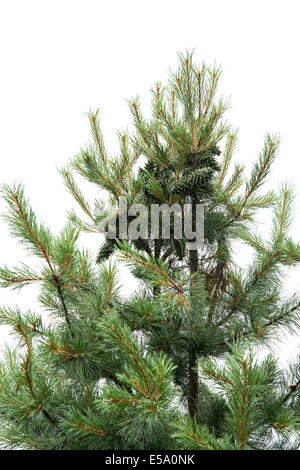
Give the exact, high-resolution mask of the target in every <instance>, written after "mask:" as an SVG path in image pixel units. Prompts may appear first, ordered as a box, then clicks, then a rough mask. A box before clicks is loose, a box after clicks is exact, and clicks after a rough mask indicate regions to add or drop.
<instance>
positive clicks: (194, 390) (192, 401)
mask: <svg viewBox="0 0 300 470" xmlns="http://www.w3.org/2000/svg"><path fill="white" fill-rule="evenodd" d="M192 204H193V206H192V211H193V212H192V228H193V230H196V202H195V200H194V201H193V203H192ZM189 269H190V275H191V276H193V274H195V273H197V270H198V251H197V250H190V252H189ZM194 282H195V280H194V279H193V278H192V279H191V296H192V295H193V293H192V287H193V283H194ZM188 355H189V366H188V374H189V385H188V410H189V413H190V415H191V417H192V418H193V417H194V416H195V414H196V413H197V402H198V388H199V387H198V372H197V370H195V367H196V362H197V353H196V350H195V348H193V347H191V348H189V352H188Z"/></svg>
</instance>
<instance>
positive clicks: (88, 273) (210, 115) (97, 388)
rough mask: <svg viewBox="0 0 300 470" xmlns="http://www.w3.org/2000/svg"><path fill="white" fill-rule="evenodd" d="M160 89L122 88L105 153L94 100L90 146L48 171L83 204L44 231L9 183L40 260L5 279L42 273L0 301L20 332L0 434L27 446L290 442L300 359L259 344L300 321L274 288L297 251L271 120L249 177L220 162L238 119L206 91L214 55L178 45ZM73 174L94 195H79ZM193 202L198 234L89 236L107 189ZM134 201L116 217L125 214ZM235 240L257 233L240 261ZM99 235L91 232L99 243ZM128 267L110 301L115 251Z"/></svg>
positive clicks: (149, 200) (296, 305) (112, 194)
mask: <svg viewBox="0 0 300 470" xmlns="http://www.w3.org/2000/svg"><path fill="white" fill-rule="evenodd" d="M179 62H180V63H179V68H178V70H177V71H176V72H175V73H171V74H170V79H169V82H168V83H167V84H166V86H163V85H162V84H160V83H157V84H156V85H155V87H154V88H153V90H152V114H151V118H150V119H145V118H144V116H143V114H142V111H141V107H140V103H139V101H138V99H133V100H130V101H129V106H130V110H131V113H132V116H133V131H132V132H130V133H121V132H120V133H119V141H120V152H119V155H118V156H116V157H110V156H109V155H108V153H107V151H106V148H105V146H104V142H103V136H102V134H101V130H100V125H99V116H98V112H91V113H90V114H89V119H90V126H91V133H92V139H91V143H90V144H89V145H88V146H87V147H85V148H83V149H81V150H80V152H79V154H78V155H77V156H76V157H75V158H74V159H73V160H72V161H71V162H70V164H69V165H68V166H67V167H66V168H63V169H62V170H61V173H62V176H63V178H64V182H65V184H66V186H67V188H68V190H69V191H70V192H71V193H72V195H73V196H74V198H75V200H76V202H77V203H78V204H79V206H80V208H81V210H82V214H83V215H82V217H81V216H80V215H78V214H77V213H76V212H74V211H71V212H70V213H69V214H68V220H67V223H66V226H65V227H64V228H63V229H62V231H61V233H60V234H59V235H57V234H53V233H52V232H51V230H50V229H49V228H48V227H46V226H45V225H44V224H43V223H40V222H39V221H37V219H36V216H35V213H34V211H33V209H32V208H31V206H30V204H29V202H28V200H27V198H26V196H25V194H24V190H23V186H22V185H21V184H15V185H12V186H4V187H3V189H2V195H3V197H4V199H5V201H6V204H7V213H6V215H5V217H6V220H7V223H8V224H9V227H10V230H11V234H12V235H13V236H14V237H16V238H17V239H18V240H19V241H21V242H22V243H23V245H24V248H25V249H26V250H28V252H29V253H30V254H31V255H32V257H38V258H40V260H41V261H42V268H41V269H40V270H36V269H32V268H31V267H30V266H27V265H25V264H22V265H21V266H17V267H13V268H11V267H7V266H4V267H2V268H1V269H0V280H1V286H2V287H6V288H12V289H20V288H26V286H27V285H28V284H31V283H39V284H40V295H39V304H40V311H38V312H33V311H32V310H28V311H27V312H21V311H20V310H18V309H16V308H10V307H5V306H3V307H1V310H0V320H1V323H3V324H8V325H10V326H11V329H12V332H13V334H14V335H16V336H17V338H18V343H17V345H16V347H15V348H10V349H8V350H6V351H4V352H3V360H2V363H1V375H0V416H1V442H2V446H3V447H6V448H23V449H24V448H25V449H151V450H157V449H209V450H214V449H218V450H221V449H235V450H242V449H271V448H275V449H281V448H283V449H290V448H299V438H298V433H299V412H300V386H299V384H300V363H296V364H294V365H293V366H292V372H291V373H289V374H287V373H286V371H284V370H280V368H279V366H278V363H277V361H276V359H275V358H274V357H273V356H272V355H269V356H267V357H265V358H264V359H259V358H258V356H257V352H258V351H259V349H260V347H261V345H266V344H268V343H269V342H270V341H272V339H274V338H275V337H276V335H278V334H279V333H280V332H281V331H282V329H284V328H287V329H288V330H289V331H293V330H295V329H296V328H297V327H298V326H299V319H300V297H299V295H298V294H297V293H295V295H293V296H290V297H286V296H285V295H284V289H283V285H284V284H283V271H284V270H285V269H286V267H287V266H291V267H292V266H296V265H297V263H299V261H300V244H297V243H296V242H294V241H293V240H292V239H291V238H290V236H289V233H288V230H289V226H290V222H291V209H292V201H293V194H292V191H291V189H290V188H289V187H288V186H287V185H283V186H282V187H281V188H279V189H278V190H276V191H274V192H270V191H264V190H263V184H264V182H265V179H266V177H267V175H268V174H269V171H270V168H271V165H272V162H273V161H274V158H275V157H276V153H277V150H278V145H279V140H278V137H277V136H272V135H267V136H266V138H265V141H264V143H263V146H262V150H261V152H260V154H259V156H258V159H257V161H256V162H255V163H254V165H253V168H252V171H251V172H250V174H248V175H247V174H246V175H245V174H244V168H243V165H240V164H238V163H236V164H235V165H232V163H231V160H232V156H233V152H234V149H235V145H236V139H237V133H236V132H235V131H233V130H232V129H231V127H230V126H229V125H228V124H227V123H226V122H225V121H224V118H223V116H224V113H225V111H226V109H227V108H228V103H227V102H226V101H224V100H223V99H222V98H220V99H217V95H216V92H217V84H218V80H219V77H220V70H219V69H216V68H209V67H207V66H205V65H202V66H201V67H198V66H196V65H195V64H194V63H193V59H192V55H191V54H186V55H184V56H183V55H180V56H179ZM82 177H83V178H85V179H86V180H88V181H90V182H91V183H93V184H94V185H96V187H97V188H98V189H99V188H100V189H101V190H102V194H103V199H102V200H99V198H97V199H96V200H95V202H94V203H91V202H89V201H87V200H86V199H85V197H84V195H83V193H82V191H81V190H80V179H81V178H82ZM121 197H126V198H127V202H128V206H130V205H132V204H137V203H142V204H144V205H146V206H147V207H149V208H150V207H151V204H166V205H168V206H172V205H173V204H179V205H180V206H181V207H183V206H184V204H186V203H189V204H191V207H192V208H193V211H194V210H195V208H196V204H203V205H204V207H205V227H204V241H203V244H202V245H201V248H199V249H193V250H188V249H187V240H186V239H185V238H182V239H180V240H179V239H176V238H175V237H174V236H173V237H172V233H171V237H170V239H168V240H166V239H163V238H162V236H160V237H159V238H157V239H153V238H151V237H150V236H149V237H148V238H142V237H140V238H138V239H130V238H129V239H127V240H122V239H121V238H122V237H121V236H120V233H119V237H118V238H117V239H110V238H108V237H105V240H104V243H102V245H101V240H103V235H100V231H101V230H100V224H101V222H103V220H104V218H105V217H115V218H116V225H117V227H118V224H119V214H118V213H117V212H116V210H117V205H118V202H119V199H120V198H121ZM266 208H268V209H269V210H272V211H273V223H272V226H271V227H270V232H269V238H268V239H264V238H262V237H261V236H259V234H257V232H256V227H255V216H256V214H257V212H258V211H259V210H260V209H266ZM136 217H137V214H136V215H128V219H130V220H129V221H134V220H135V218H136ZM82 232H96V233H97V232H99V253H98V254H97V256H94V255H93V256H92V255H91V254H90V253H88V252H87V251H82V250H80V249H79V248H78V244H77V241H78V237H79V236H80V234H81V233H82ZM233 243H235V244H237V243H241V244H245V243H246V244H248V245H250V246H251V247H252V249H253V250H252V252H253V258H252V260H251V262H250V263H249V267H248V268H247V269H246V270H245V269H244V270H242V269H240V268H239V267H238V265H237V263H236V262H235V259H234V256H233ZM100 245H101V246H100ZM120 262H124V263H125V264H127V266H129V268H130V269H131V271H132V274H133V276H135V277H136V278H137V279H138V281H139V287H138V288H137V290H136V292H135V293H134V295H132V296H131V297H129V298H122V297H121V295H120V284H119V280H118V265H119V263H120Z"/></svg>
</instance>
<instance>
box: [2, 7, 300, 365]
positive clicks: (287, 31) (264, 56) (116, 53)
mask: <svg viewBox="0 0 300 470" xmlns="http://www.w3.org/2000/svg"><path fill="white" fill-rule="evenodd" d="M299 10H300V9H299V1H297V0H294V1H293V0H284V1H277V0H259V1H258V0H251V1H241V0H219V1H217V0H209V1H207V0H205V1H202V0H184V1H183V0H180V1H178V0H160V1H157V0H151V1H143V0H139V1H138V0H110V1H105V2H104V1H101V0H59V1H58V0H26V1H24V0H1V3H0V45H1V46H0V47H1V58H0V60H1V62H0V67H1V71H0V81H1V84H0V133H1V145H0V170H1V171H0V182H1V183H4V182H5V183H12V182H13V181H15V180H22V181H23V182H24V183H25V187H26V191H27V195H28V196H29V197H30V199H31V202H32V205H33V206H34V208H35V210H36V212H37V215H38V216H39V217H41V218H42V219H43V220H44V221H45V222H46V223H47V224H48V225H49V226H50V227H52V228H53V230H54V231H58V230H59V229H60V228H61V227H62V226H63V224H64V221H65V214H66V211H67V209H70V208H71V207H74V206H75V203H74V202H73V200H72V198H71V196H69V195H68V194H67V192H66V190H65V188H64V186H63V184H62V180H61V177H60V175H59V174H58V172H57V169H56V168H57V167H61V166H63V165H65V164H66V163H67V161H68V159H69V158H70V157H71V156H73V155H74V154H75V153H76V152H77V151H78V150H79V148H80V146H83V145H85V144H86V143H87V141H88V138H89V130H88V124H87V119H86V116H84V113H85V112H87V111H88V110H89V109H90V108H93V109H95V108H98V107H100V111H101V114H100V115H101V122H102V130H103V132H104V135H105V140H106V144H107V148H108V150H109V152H111V153H115V152H116V151H117V139H116V136H115V134H116V132H115V131H116V129H124V128H126V127H127V126H129V125H130V115H129V111H128V107H127V104H126V101H125V100H126V98H129V97H132V96H135V95H136V94H138V95H139V96H140V98H141V100H142V102H143V103H144V105H145V109H147V106H148V103H149V98H150V93H149V89H150V87H151V86H152V85H153V83H154V82H155V81H157V80H160V81H164V80H165V79H166V77H167V73H168V69H169V66H170V67H171V68H174V66H176V64H177V56H176V53H177V52H178V51H181V52H184V51H185V50H186V49H189V50H191V49H195V54H194V58H195V60H196V61H199V62H202V61H203V60H204V61H205V62H207V63H214V62H216V63H218V64H221V65H222V69H223V75H222V79H221V84H220V90H221V92H222V93H223V94H224V95H225V96H231V97H232V99H231V102H232V108H231V110H230V111H229V112H228V115H227V117H228V119H229V121H230V122H231V123H232V125H233V126H234V127H239V129H240V134H239V135H240V137H239V144H238V148H237V152H236V159H237V160H238V161H240V162H244V163H245V164H246V165H247V166H250V164H251V162H253V160H254V159H255V158H256V156H257V153H258V152H259V150H260V148H261V146H262V143H263V138H264V135H265V133H266V131H269V132H274V131H276V132H278V133H279V134H280V135H281V137H282V145H281V149H280V154H279V157H278V160H277V162H276V164H275V165H274V169H273V173H272V175H271V178H270V180H269V181H270V185H271V186H273V187H274V188H276V187H277V186H278V184H279V182H280V181H281V180H286V179H287V180H289V181H292V182H293V183H294V185H295V187H296V190H297V191H298V195H297V198H296V201H295V224H294V229H293V235H294V236H295V238H296V239H297V240H300V234H299V228H300V185H299V175H298V172H299V168H300V165H299V158H300V149H299V125H300V123H299V103H300V58H299V43H300V41H299V36H300V34H299V13H300V11H299ZM85 188H87V186H85ZM87 190H88V191H90V189H87ZM91 193H92V192H91ZM0 210H1V212H3V211H4V205H3V203H2V202H1V203H0ZM266 220H268V219H266ZM261 228H262V229H263V230H265V229H266V228H267V227H266V226H265V227H263V224H262V223H261ZM90 237H92V238H90V239H89V240H87V239H85V240H84V242H87V243H88V244H89V245H90V246H92V247H94V248H97V247H98V246H99V239H98V238H97V239H95V236H90ZM93 237H94V238H93ZM247 255H248V252H247V250H243V251H242V252H239V253H238V256H239V259H240V260H241V261H242V262H244V263H246V262H247ZM21 260H22V261H26V255H25V254H24V251H23V249H22V247H20V246H18V245H17V244H16V241H15V240H14V239H11V238H10V236H9V233H8V230H7V227H6V225H5V224H4V223H3V222H2V221H1V222H0V264H1V265H3V264H4V263H7V264H8V265H10V266H13V265H16V264H18V263H19V261H21ZM27 262H28V263H30V260H27ZM299 280H300V274H299V271H298V272H296V273H295V274H294V275H293V276H290V277H289V280H288V281H287V284H286V285H287V288H289V289H291V288H295V289H297V287H298V284H299ZM123 282H124V283H125V288H124V290H125V291H130V290H132V289H133V284H132V283H130V282H129V281H128V280H127V281H126V279H125V278H124V276H123ZM36 292H37V291H36V289H32V288H30V289H27V290H22V291H21V292H20V293H19V294H18V295H17V294H16V293H14V292H13V293H12V292H7V291H4V290H3V289H2V290H1V291H0V304H7V303H8V304H10V305H12V304H15V303H17V304H19V305H20V306H21V307H22V308H32V307H34V306H35V303H34V302H33V301H32V298H33V297H32V296H33V294H36ZM0 339H1V341H2V342H3V341H5V340H8V341H9V337H8V336H7V330H6V329H5V328H3V327H1V329H0ZM298 343H300V341H298V340H297V337H296V338H294V339H293V341H291V340H286V339H285V340H284V343H283V344H282V345H281V349H280V358H281V359H282V360H283V359H285V358H286V357H289V356H292V355H294V354H295V353H296V352H298Z"/></svg>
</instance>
